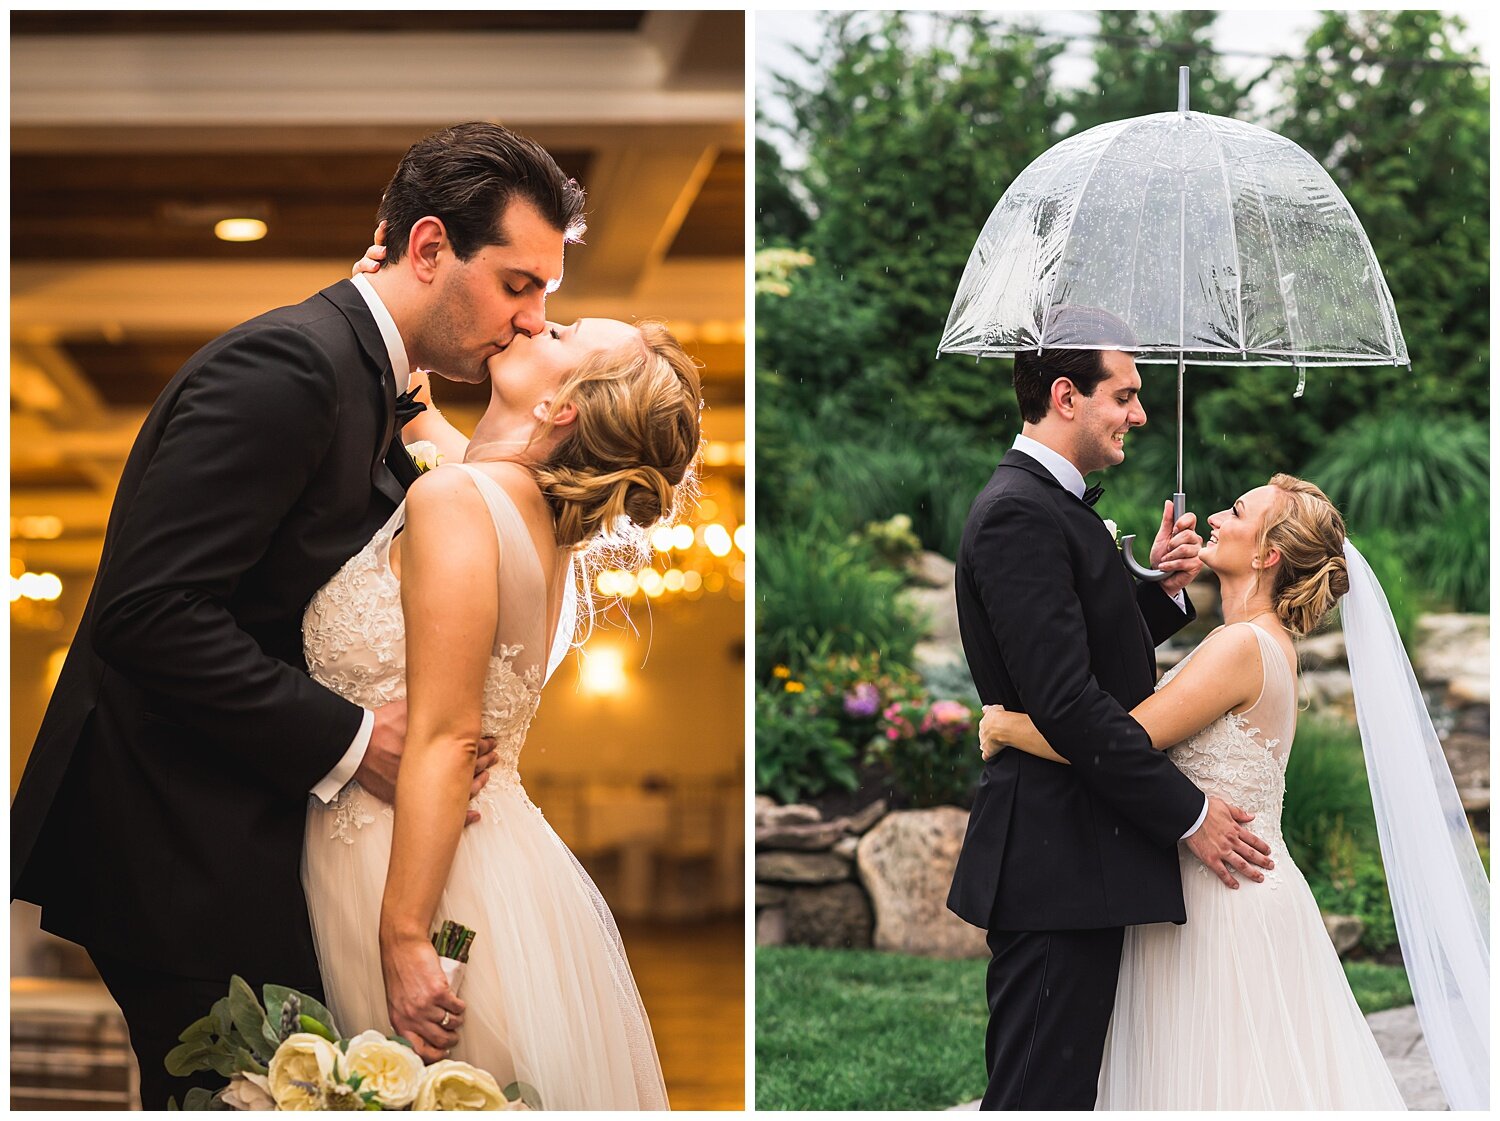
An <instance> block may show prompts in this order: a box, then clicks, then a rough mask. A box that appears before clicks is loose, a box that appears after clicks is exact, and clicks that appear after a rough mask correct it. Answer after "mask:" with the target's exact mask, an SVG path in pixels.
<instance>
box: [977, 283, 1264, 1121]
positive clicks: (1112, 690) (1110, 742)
mask: <svg viewBox="0 0 1500 1121" xmlns="http://www.w3.org/2000/svg"><path fill="white" fill-rule="evenodd" d="M1053 314H1054V319H1053V322H1052V324H1051V325H1050V326H1049V330H1048V333H1047V334H1048V337H1049V338H1053V337H1059V336H1061V337H1062V338H1064V339H1066V338H1069V337H1073V338H1078V339H1083V340H1086V341H1089V342H1097V341H1099V340H1102V339H1108V340H1111V341H1113V342H1114V343H1115V345H1117V346H1122V347H1129V346H1133V345H1134V342H1135V340H1134V338H1133V337H1132V336H1131V333H1130V331H1129V328H1128V327H1126V325H1125V324H1124V323H1122V322H1121V321H1120V320H1118V319H1117V318H1115V317H1114V316H1111V315H1108V314H1107V313H1104V312H1100V311H1097V310H1094V309H1087V308H1063V309H1058V310H1057V311H1055V312H1054V313H1053ZM1140 386H1141V379H1140V376H1139V375H1138V374H1137V372H1136V368H1135V361H1134V359H1132V358H1131V356H1130V355H1129V354H1128V353H1125V352H1124V351H1122V350H1113V349H1111V350H1066V349H1055V350H1047V351H1043V352H1042V353H1041V354H1040V355H1038V354H1036V353H1034V352H1033V353H1026V354H1020V355H1017V357H1016V360H1015V389H1016V399H1017V401H1018V403H1019V405H1020V410H1021V416H1022V419H1023V421H1024V426H1023V428H1022V434H1021V435H1020V436H1019V437H1017V439H1016V442H1015V446H1014V447H1013V448H1012V449H1011V450H1010V451H1009V452H1008V453H1007V454H1006V455H1005V457H1004V459H1002V460H1001V462H1000V465H999V466H998V467H997V468H996V470H995V473H994V475H993V476H992V477H991V479H990V481H989V483H988V484H987V485H986V486H985V488H984V490H983V491H981V492H980V494H979V497H978V498H977V499H975V501H974V505H973V507H972V508H971V509H970V511H969V518H968V522H967V523H966V525H965V527H964V535H963V540H962V543H961V545H960V547H959V556H958V571H957V598H958V620H959V628H960V632H961V635H962V638H963V645H964V653H965V655H966V657H967V659H968V663H969V669H970V672H971V673H972V675H973V677H974V684H975V686H976V688H977V689H978V692H979V696H980V699H981V700H982V701H983V702H984V703H985V704H1001V705H1004V706H1005V707H1006V708H1007V709H1012V710H1015V711H1020V712H1025V713H1027V714H1029V715H1030V716H1031V718H1032V720H1033V721H1034V722H1035V723H1036V726H1037V728H1038V729H1039V730H1040V731H1041V732H1042V734H1043V735H1044V736H1045V737H1046V739H1047V741H1048V743H1050V744H1051V745H1052V747H1053V749H1054V750H1056V751H1057V752H1058V753H1059V754H1060V755H1062V756H1064V757H1065V758H1066V759H1067V760H1068V761H1069V762H1070V763H1071V764H1072V765H1071V766H1063V765H1061V764H1058V763H1053V762H1048V761H1046V760H1043V759H1039V758H1036V757H1035V756H1032V755H1028V754H1026V753H1024V752H1021V751H1016V750H1006V751H1001V752H999V753H998V754H997V755H996V756H995V757H994V758H993V759H991V760H990V762H989V763H988V764H987V765H986V766H985V768H984V772H983V774H982V776H981V778H980V782H979V792H978V795H977V796H976V798H975V802H974V809H973V812H972V814H971V815H970V818H969V827H968V832H967V834H966V836H965V838H964V845H963V849H962V851H961V852H960V854H959V859H958V866H957V868H956V870H955V872H954V877H953V886H952V889H951V892H950V894H949V896H948V906H949V908H950V909H951V910H953V911H954V912H955V913H956V914H957V915H958V916H959V917H960V918H962V919H964V920H966V921H967V922H970V923H972V924H974V925H975V926H979V927H983V928H985V929H987V930H988V932H989V938H988V941H989V946H990V951H991V954H992V957H991V961H990V967H989V974H988V982H987V987H988V997H989V1007H990V1022H989V1028H988V1031H987V1033H986V1037H985V1058H986V1061H987V1066H988V1071H989V1086H988V1089H987V1090H986V1092H985V1096H984V1101H983V1103H982V1108H984V1109H1092V1108H1093V1105H1094V1098H1095V1091H1096V1087H1097V1083H1098V1076H1099V1065H1100V1062H1101V1059H1102V1055H1103V1047H1104V1038H1105V1032H1106V1030H1107V1028H1108V1026H1109V1019H1110V1014H1111V1012H1112V1010H1113V1008H1114V995H1115V982H1116V978H1117V976H1118V973H1119V966H1120V948H1121V944H1122V939H1123V937H1124V928H1125V927H1126V926H1129V925H1134V924H1137V923H1152V922H1175V923H1180V922H1183V921H1184V919H1185V915H1184V913H1183V901H1182V885H1181V881H1180V879H1179V871H1178V863H1177V842H1178V841H1179V840H1182V839H1186V840H1187V842H1188V844H1189V845H1190V846H1191V847H1192V849H1193V851H1194V852H1195V853H1196V854H1197V855H1198V856H1199V857H1200V858H1201V859H1203V861H1204V863H1205V864H1207V865H1208V866H1209V867H1210V868H1212V869H1213V870H1214V871H1215V872H1216V874H1218V875H1219V877H1220V878H1221V879H1223V880H1224V881H1225V883H1226V884H1231V883H1233V881H1234V877H1233V875H1232V873H1231V871H1230V869H1235V870H1238V871H1242V872H1244V873H1245V874H1246V875H1248V876H1250V877H1251V878H1257V876H1258V874H1257V873H1255V872H1254V871H1253V870H1252V869H1251V868H1250V867H1249V865H1250V864H1251V863H1261V864H1263V863H1264V862H1265V859H1266V858H1265V857H1264V856H1262V854H1261V852H1260V851H1258V849H1263V848H1264V847H1265V846H1264V845H1263V844H1262V843H1261V842H1260V841H1258V840H1257V839H1256V838H1255V837H1254V836H1253V835H1251V834H1249V833H1248V832H1246V831H1245V830H1244V829H1243V828H1242V827H1241V823H1242V822H1243V821H1246V820H1248V819H1249V815H1247V814H1244V813H1242V812H1240V811H1237V810H1235V809H1234V808H1233V807H1231V806H1227V805H1226V804H1225V803H1223V802H1222V801H1221V800H1219V799H1218V798H1208V799H1205V797H1204V795H1203V794H1202V793H1201V792H1200V791H1199V790H1198V789H1197V788H1196V787H1195V786H1194V785H1193V784H1192V783H1191V782H1190V781H1188V779H1187V778H1186V777H1185V776H1184V775H1183V774H1182V773H1181V772H1180V771H1178V770H1177V768H1176V767H1174V766H1173V765H1172V763H1171V762H1170V761H1169V760H1168V758H1167V756H1166V755H1165V753H1163V752H1160V751H1155V750H1153V749H1152V746H1151V741H1150V738H1149V737H1148V736H1147V734H1146V732H1145V730H1144V729H1143V728H1142V727H1141V726H1140V725H1139V724H1138V723H1136V721H1135V720H1134V719H1132V718H1131V716H1130V713H1129V710H1130V709H1131V708H1132V707H1134V706H1135V705H1136V704H1138V703H1139V702H1140V701H1142V700H1144V699H1145V698H1146V697H1147V696H1148V695H1149V694H1150V693H1151V691H1152V688H1153V686H1154V683H1155V679H1156V672H1155V669H1156V663H1155V657H1154V653H1153V651H1154V648H1155V646H1156V645H1157V643H1159V642H1162V641H1164V640H1165V639H1166V638H1168V637H1169V636H1170V635H1172V634H1174V633H1175V632H1176V631H1178V630H1180V629H1181V628H1182V627H1183V626H1184V625H1185V624H1187V623H1188V622H1189V621H1190V620H1191V619H1193V618H1194V612H1193V608H1192V604H1191V603H1190V602H1188V600H1187V597H1186V593H1185V592H1184V591H1183V589H1184V588H1185V587H1186V585H1187V584H1188V582H1189V581H1191V580H1192V578H1193V577H1194V576H1195V575H1196V574H1197V572H1198V570H1199V569H1200V568H1201V566H1202V562H1201V561H1200V560H1198V556H1197V554H1198V548H1199V546H1200V545H1201V539H1200V538H1199V537H1198V535H1197V534H1196V533H1195V532H1194V531H1193V526H1194V524H1195V518H1194V516H1193V515H1192V514H1186V515H1184V517H1183V518H1182V520H1181V521H1179V522H1178V523H1176V525H1173V524H1171V517H1170V512H1168V514H1167V515H1166V516H1165V517H1164V518H1163V522H1162V527H1161V531H1160V533H1159V534H1158V535H1157V538H1156V541H1155V543H1154V544H1153V545H1152V549H1151V560H1152V564H1153V565H1154V566H1156V567H1157V568H1160V569H1163V570H1165V571H1167V572H1169V573H1170V576H1169V577H1168V578H1167V579H1166V580H1165V581H1164V582H1162V583H1145V582H1143V583H1140V584H1137V583H1136V582H1135V580H1134V578H1133V577H1131V575H1130V574H1129V573H1128V571H1127V570H1126V568H1125V566H1124V564H1123V563H1122V561H1121V558H1120V553H1119V550H1118V548H1117V547H1116V544H1115V542H1114V541H1113V539H1112V538H1111V535H1110V532H1109V530H1108V529H1107V528H1106V527H1105V525H1104V523H1103V521H1102V520H1101V519H1100V518H1099V516H1098V515H1097V514H1095V512H1094V510H1093V508H1092V506H1093V501H1094V500H1095V499H1096V498H1097V488H1095V490H1094V491H1092V492H1086V491H1085V489H1084V476H1085V475H1087V474H1088V473H1089V472H1091V471H1097V470H1101V469H1103V468H1106V467H1110V466H1113V465H1114V464H1117V463H1119V462H1121V461H1122V460H1123V459H1124V458H1125V450H1124V441H1125V434H1126V433H1127V432H1128V431H1129V430H1130V429H1131V428H1134V427H1136V426H1138V425H1141V424H1144V423H1146V414H1145V410H1144V409H1143V408H1142V406H1141V403H1140V398H1139V391H1140Z"/></svg>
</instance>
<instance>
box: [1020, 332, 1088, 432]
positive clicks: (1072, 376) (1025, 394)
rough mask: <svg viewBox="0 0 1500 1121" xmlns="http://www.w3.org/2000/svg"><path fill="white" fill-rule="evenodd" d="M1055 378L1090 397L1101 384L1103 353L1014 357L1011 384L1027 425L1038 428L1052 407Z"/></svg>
mask: <svg viewBox="0 0 1500 1121" xmlns="http://www.w3.org/2000/svg"><path fill="white" fill-rule="evenodd" d="M1058 378H1067V379H1068V380H1069V381H1070V382H1072V383H1073V385H1074V386H1076V387H1077V389H1078V392H1079V393H1082V394H1083V395H1084V396H1085V397H1092V396H1093V395H1094V390H1095V389H1097V388H1099V383H1100V382H1101V381H1103V380H1104V352H1103V351H1102V350H1044V351H1042V352H1041V353H1040V354H1038V353H1037V352H1036V351H1034V350H1025V351H1022V352H1021V353H1019V354H1017V355H1016V368H1015V372H1014V373H1013V374H1012V375H1011V382H1012V383H1013V384H1014V385H1015V387H1016V404H1017V405H1019V406H1021V419H1022V420H1024V421H1025V422H1026V423H1027V424H1037V423H1039V422H1040V421H1041V419H1042V418H1043V417H1044V416H1046V415H1047V409H1048V408H1050V407H1051V404H1052V383H1053V382H1055V381H1056V380H1057V379H1058Z"/></svg>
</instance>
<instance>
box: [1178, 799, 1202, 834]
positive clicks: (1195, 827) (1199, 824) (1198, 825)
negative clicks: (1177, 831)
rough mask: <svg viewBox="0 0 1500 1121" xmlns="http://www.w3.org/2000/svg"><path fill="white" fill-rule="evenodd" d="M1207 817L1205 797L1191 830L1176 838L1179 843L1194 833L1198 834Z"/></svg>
mask: <svg viewBox="0 0 1500 1121" xmlns="http://www.w3.org/2000/svg"><path fill="white" fill-rule="evenodd" d="M1207 816H1208V797H1207V796H1206V795H1205V796H1204V799H1203V809H1202V810H1200V811H1199V813H1198V820H1197V821H1195V822H1193V827H1192V828H1191V829H1189V830H1188V831H1187V832H1186V833H1184V834H1183V835H1182V836H1180V837H1178V838H1177V839H1178V840H1179V841H1185V840H1187V839H1188V838H1189V837H1191V836H1192V835H1193V834H1194V833H1196V832H1198V830H1199V829H1201V828H1202V827H1203V819H1204V818H1206V817H1207Z"/></svg>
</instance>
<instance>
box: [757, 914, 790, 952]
mask: <svg viewBox="0 0 1500 1121" xmlns="http://www.w3.org/2000/svg"><path fill="white" fill-rule="evenodd" d="M755 944H756V945H757V946H784V945H786V908H785V907H767V908H766V909H765V910H764V911H757V912H756V915H755Z"/></svg>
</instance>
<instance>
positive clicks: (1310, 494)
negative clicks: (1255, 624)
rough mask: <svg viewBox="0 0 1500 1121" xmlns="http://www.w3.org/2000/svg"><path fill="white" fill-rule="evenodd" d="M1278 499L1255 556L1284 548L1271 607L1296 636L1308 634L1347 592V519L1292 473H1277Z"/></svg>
mask: <svg viewBox="0 0 1500 1121" xmlns="http://www.w3.org/2000/svg"><path fill="white" fill-rule="evenodd" d="M1270 485H1271V486H1272V487H1274V488H1275V490H1276V491H1277V501H1276V503H1275V505H1274V506H1273V507H1272V508H1271V510H1270V511H1268V512H1267V514H1266V519H1265V522H1264V523H1263V524H1262V525H1261V528H1260V539H1259V540H1258V541H1257V542H1256V550H1255V551H1256V555H1257V556H1265V553H1266V550H1267V549H1276V550H1278V551H1279V552H1280V553H1281V563H1280V564H1278V565H1277V566H1276V567H1275V568H1274V569H1273V570H1272V572H1273V574H1274V579H1273V581H1272V584H1271V606H1272V607H1274V608H1275V610H1276V617H1277V618H1278V619H1280V620H1281V623H1282V625H1283V626H1284V627H1286V629H1287V630H1288V631H1290V632H1291V633H1292V634H1294V635H1298V636H1301V635H1305V634H1310V633H1311V632H1312V631H1314V630H1316V629H1317V627H1318V624H1319V623H1321V622H1322V621H1323V617H1324V616H1325V615H1327V614H1328V612H1329V611H1330V610H1332V608H1333V605H1334V604H1335V603H1336V602H1337V601H1338V599H1339V597H1340V596H1342V595H1344V594H1345V593H1346V592H1348V591H1349V570H1348V567H1347V566H1346V565H1345V562H1344V519H1343V516H1342V515H1341V514H1340V513H1339V512H1338V509H1337V508H1336V507H1335V506H1334V504H1333V503H1332V502H1330V501H1329V500H1328V496H1327V495H1326V494H1324V493H1323V492H1322V491H1321V490H1319V489H1318V487H1316V486H1314V485H1313V484H1312V483H1309V482H1307V481H1306V480H1305V479H1298V478H1295V477H1294V476H1292V475H1273V476H1271V482H1270Z"/></svg>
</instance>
